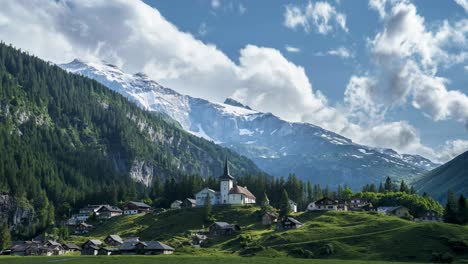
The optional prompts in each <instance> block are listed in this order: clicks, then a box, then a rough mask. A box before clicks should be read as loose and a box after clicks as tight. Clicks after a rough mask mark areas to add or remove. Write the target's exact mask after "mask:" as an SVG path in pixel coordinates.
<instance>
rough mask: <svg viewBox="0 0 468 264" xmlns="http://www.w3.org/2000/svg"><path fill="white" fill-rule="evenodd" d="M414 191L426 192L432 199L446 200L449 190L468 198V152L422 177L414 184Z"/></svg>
mask: <svg viewBox="0 0 468 264" xmlns="http://www.w3.org/2000/svg"><path fill="white" fill-rule="evenodd" d="M414 186H415V188H416V190H417V191H418V192H420V193H423V192H427V193H429V194H431V196H432V197H434V199H436V200H439V201H443V200H446V199H447V197H446V196H447V191H448V190H449V189H450V190H452V191H453V192H455V193H457V194H464V195H465V197H467V196H468V151H467V152H465V153H463V154H460V155H459V156H457V157H455V158H454V159H452V160H451V161H449V162H447V163H445V164H444V165H442V166H440V167H438V168H436V169H434V170H432V171H430V172H428V173H426V174H424V175H422V176H421V177H420V178H419V179H417V180H416V181H415V182H414Z"/></svg>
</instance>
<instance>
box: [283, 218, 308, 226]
mask: <svg viewBox="0 0 468 264" xmlns="http://www.w3.org/2000/svg"><path fill="white" fill-rule="evenodd" d="M286 219H288V220H289V221H291V222H293V223H295V224H296V225H304V224H303V223H301V222H299V221H297V220H296V219H294V218H292V217H287V218H286Z"/></svg>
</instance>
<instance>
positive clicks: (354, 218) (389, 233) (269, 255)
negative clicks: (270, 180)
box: [12, 206, 468, 264]
mask: <svg viewBox="0 0 468 264" xmlns="http://www.w3.org/2000/svg"><path fill="white" fill-rule="evenodd" d="M213 217H214V218H215V220H216V221H225V222H229V223H233V224H238V225H240V226H241V228H242V231H241V232H240V233H239V234H237V235H233V236H228V237H218V238H211V239H210V240H209V242H208V245H207V247H205V248H202V249H194V248H193V247H191V246H190V243H189V242H190V234H191V233H193V232H195V231H197V230H200V229H202V228H203V227H206V226H207V224H206V223H204V222H203V209H202V208H191V209H183V210H173V211H168V212H165V213H162V214H147V215H133V216H122V217H116V218H114V219H111V220H110V221H108V222H106V223H104V224H101V225H99V226H98V227H97V228H96V230H94V231H93V232H91V233H89V234H88V235H86V236H73V237H72V238H71V240H72V241H73V242H75V243H77V244H81V243H83V242H84V241H85V240H87V239H90V238H97V239H103V238H104V237H106V236H107V235H109V234H118V235H120V236H122V237H124V238H125V237H129V236H138V237H140V238H141V239H142V240H160V241H163V242H165V243H167V244H169V245H171V246H172V247H174V248H176V255H174V256H170V257H169V258H168V259H167V261H168V262H167V263H179V262H177V261H182V260H184V259H186V258H189V259H190V260H191V261H190V263H198V262H196V261H199V259H198V258H195V259H191V258H190V257H191V256H192V257H193V256H197V257H201V259H202V260H204V261H207V262H209V261H210V259H211V258H220V257H222V258H223V259H224V258H225V257H226V256H237V258H234V259H232V260H233V261H234V260H235V261H240V262H236V263H263V262H261V261H265V263H266V262H268V263H275V262H271V261H276V260H278V259H283V258H285V257H288V258H286V260H287V262H286V263H296V262H295V261H296V260H299V261H304V260H305V259H306V258H313V259H320V260H319V261H318V262H314V261H311V262H310V263H327V262H323V261H324V260H325V259H347V260H358V262H349V263H363V262H362V261H363V260H369V261H371V260H372V261H380V260H383V261H402V262H413V263H414V262H422V263H428V262H429V261H430V260H431V257H432V254H433V253H436V252H437V253H441V254H444V253H446V254H450V255H451V256H453V258H454V259H455V260H456V261H462V260H464V259H468V250H467V249H468V247H467V249H464V250H462V251H460V250H457V249H455V248H454V246H453V245H454V244H456V243H462V244H464V245H468V226H459V225H452V224H446V223H415V222H412V221H407V220H403V219H400V218H397V217H393V216H387V215H382V214H377V213H366V212H336V211H330V212H303V213H297V214H295V215H294V217H295V218H296V219H298V220H299V221H301V222H302V223H304V226H303V227H302V228H299V229H294V230H288V231H276V230H275V229H274V227H267V226H263V225H261V223H260V218H261V213H260V210H259V208H258V207H249V206H232V207H219V206H217V207H214V208H213ZM239 256H256V257H266V259H265V260H260V259H259V260H257V258H248V257H247V258H239ZM205 257H206V259H204V258H205ZM273 257H274V258H273ZM293 257H294V258H293ZM25 259H28V258H25ZM98 259H99V260H101V258H98ZM118 259H119V260H120V258H118ZM138 259H139V258H138ZM159 259H162V260H165V259H166V258H164V257H162V258H161V257H153V258H150V260H151V261H152V260H154V261H158V260H159ZM51 260H52V259H51ZM54 260H55V259H54ZM94 260H96V259H94ZM229 260H231V259H229V258H228V259H227V260H226V261H227V262H226V263H225V264H228V263H229V262H228V261H229ZM254 260H255V261H254ZM25 261H26V260H25ZM66 261H67V262H68V261H70V262H71V263H73V261H74V260H73V259H72V258H71V259H70V258H67V259H66ZM102 261H108V260H105V259H103V260H102ZM139 261H140V260H139ZM141 261H143V262H142V263H144V261H146V258H144V257H143V258H141ZM171 261H174V262H171ZM252 261H254V262H252ZM259 261H260V262H259ZM307 261H309V259H308V260H307ZM12 263H15V262H12ZM18 263H23V262H18ZM24 263H26V262H24ZM102 263H105V262H102ZM165 263H166V262H165ZM200 263H206V262H200ZM330 263H335V262H330ZM340 263H342V262H340ZM371 263H373V262H371ZM375 263H379V262H375ZM383 263H384V262H383Z"/></svg>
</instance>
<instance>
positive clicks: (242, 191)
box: [229, 185, 256, 199]
mask: <svg viewBox="0 0 468 264" xmlns="http://www.w3.org/2000/svg"><path fill="white" fill-rule="evenodd" d="M229 194H243V195H245V196H246V197H247V198H250V199H256V198H255V195H253V194H252V193H251V192H250V191H249V190H247V188H246V187H242V186H238V185H236V186H234V187H232V188H231V190H229Z"/></svg>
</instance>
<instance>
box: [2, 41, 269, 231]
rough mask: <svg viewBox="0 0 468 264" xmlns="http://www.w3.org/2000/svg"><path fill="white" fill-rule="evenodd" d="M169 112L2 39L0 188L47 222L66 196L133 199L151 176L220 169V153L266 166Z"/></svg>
mask: <svg viewBox="0 0 468 264" xmlns="http://www.w3.org/2000/svg"><path fill="white" fill-rule="evenodd" d="M166 120H167V117H165V116H161V115H158V114H156V113H150V112H146V111H144V110H142V109H140V108H139V107H137V106H136V105H135V104H134V103H131V102H129V101H128V100H127V99H126V98H125V97H123V96H122V95H120V94H118V93H115V92H113V91H110V90H109V89H107V88H106V87H104V86H103V85H101V84H99V83H98V82H96V81H94V80H91V79H88V78H85V77H83V76H80V75H75V74H70V73H68V72H66V71H64V70H62V69H61V68H59V67H57V66H55V65H51V64H49V63H46V62H44V61H42V60H40V59H38V58H35V57H32V56H29V55H27V54H24V53H22V52H20V51H18V50H16V49H14V48H12V47H9V46H6V45H4V44H2V43H0V121H1V122H0V153H1V155H0V193H1V192H6V193H8V194H11V195H13V196H16V197H21V198H25V199H24V200H26V201H29V202H30V203H31V204H30V205H25V206H29V207H31V208H35V209H36V217H37V219H38V220H37V221H38V222H37V224H38V226H37V227H38V228H41V227H44V226H46V225H47V223H52V222H53V219H54V208H55V209H59V210H58V211H56V212H55V213H56V214H58V215H57V216H62V213H64V212H68V210H69V208H70V205H72V206H79V205H80V204H84V203H91V202H101V203H102V202H106V201H107V202H109V203H111V202H112V203H115V202H116V201H120V200H127V199H137V197H139V196H142V195H143V190H142V189H144V188H143V186H145V185H146V186H150V184H151V182H152V180H153V178H154V177H155V176H158V177H160V178H161V180H164V178H166V177H175V178H177V177H180V176H182V175H187V174H199V175H201V176H204V177H207V176H215V177H217V176H218V175H220V174H221V173H222V168H223V161H224V159H225V157H228V158H229V161H230V163H231V169H232V172H233V174H234V175H240V174H252V175H258V174H263V172H262V171H261V170H260V169H259V168H258V167H257V166H256V165H255V164H254V163H253V162H252V161H250V160H249V159H247V158H245V157H243V156H240V155H238V154H236V153H235V152H233V151H231V150H229V149H227V148H223V147H221V146H219V145H216V144H214V143H212V142H209V141H207V140H205V139H201V138H199V137H196V136H193V135H191V134H189V133H187V132H185V131H184V130H182V129H180V128H178V127H177V126H176V125H174V124H171V123H169V122H166ZM135 182H137V183H138V184H135ZM29 226H30V227H29V228H31V227H34V224H32V223H31V224H29ZM32 229H34V228H32Z"/></svg>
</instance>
